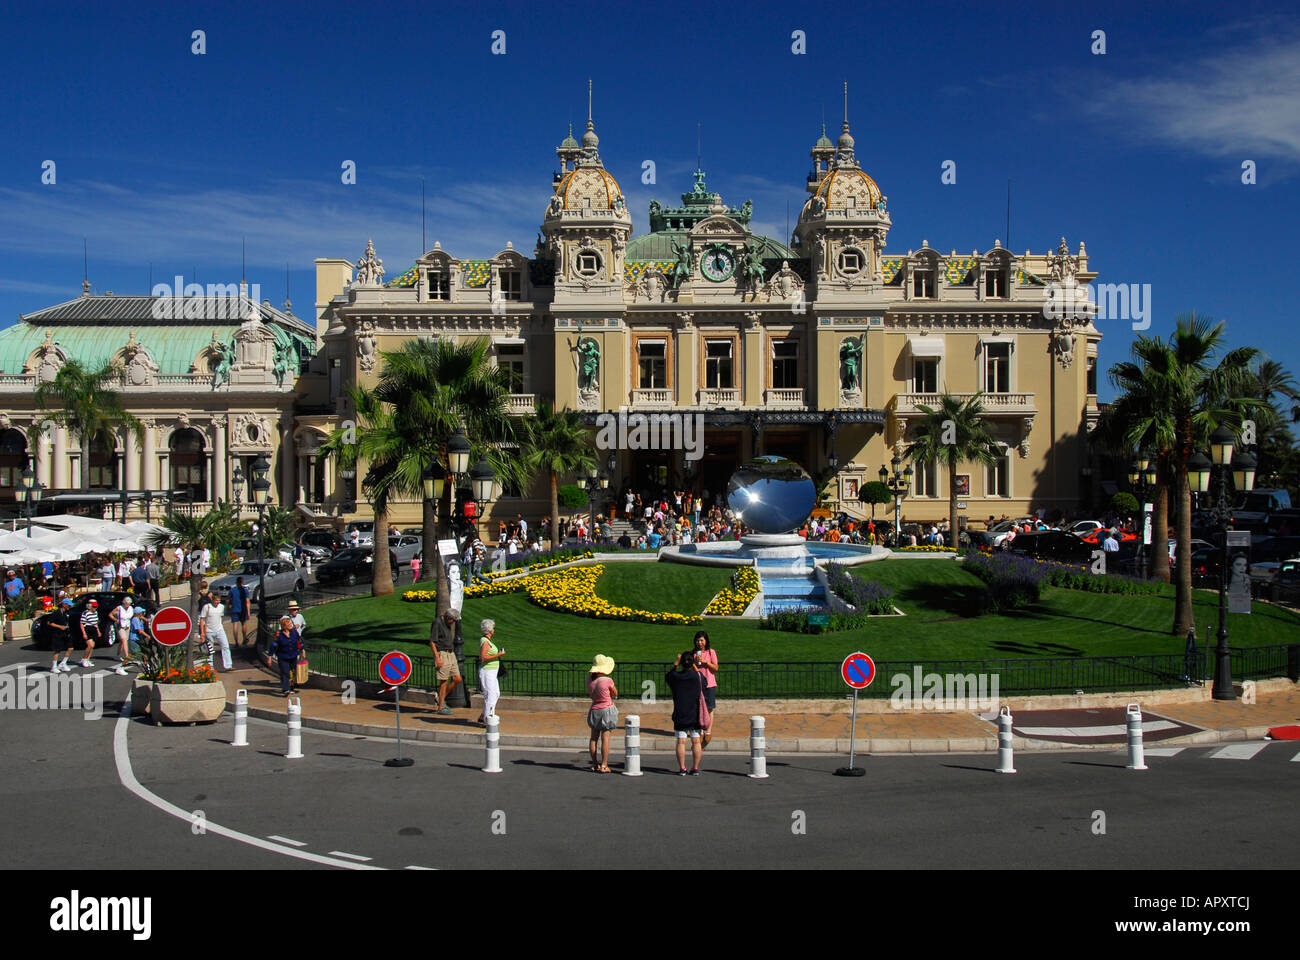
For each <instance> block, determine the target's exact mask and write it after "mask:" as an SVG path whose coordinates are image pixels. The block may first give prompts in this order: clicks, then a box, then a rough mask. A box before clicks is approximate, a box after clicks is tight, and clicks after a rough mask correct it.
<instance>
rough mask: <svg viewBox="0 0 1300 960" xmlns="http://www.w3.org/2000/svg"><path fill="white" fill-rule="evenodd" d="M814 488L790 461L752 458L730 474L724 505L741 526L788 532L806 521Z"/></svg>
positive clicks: (811, 503)
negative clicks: (734, 515) (729, 508)
mask: <svg viewBox="0 0 1300 960" xmlns="http://www.w3.org/2000/svg"><path fill="white" fill-rule="evenodd" d="M816 503H817V489H816V487H814V486H813V482H812V478H811V477H809V476H808V473H807V471H805V470H804V468H803V467H801V466H799V464H797V463H795V462H794V461H793V460H787V459H786V458H785V457H777V456H772V455H767V456H762V457H755V458H754V459H753V460H750V461H749V462H748V463H746V464H743V465H742V466H741V467H740V469H738V470H737V471H736V472H735V473H733V474H732V475H731V480H730V482H728V484H727V505H728V506H729V507H731V509H732V511H734V512H735V514H736V516H738V517H739V518H740V520H741V522H742V523H744V524H745V526H747V527H750V528H751V529H753V530H756V531H758V532H759V533H789V532H790V531H792V530H796V529H798V528H799V526H800V525H801V524H802V523H803V522H804V521H805V520H807V519H808V515H809V514H810V513H812V509H813V507H814V506H815V505H816Z"/></svg>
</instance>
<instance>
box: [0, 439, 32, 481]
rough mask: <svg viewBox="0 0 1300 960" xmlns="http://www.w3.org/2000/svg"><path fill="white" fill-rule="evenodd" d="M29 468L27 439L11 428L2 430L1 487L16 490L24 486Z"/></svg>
mask: <svg viewBox="0 0 1300 960" xmlns="http://www.w3.org/2000/svg"><path fill="white" fill-rule="evenodd" d="M26 466H27V438H26V437H24V436H23V435H22V433H21V432H19V431H18V430H15V429H13V428H12V427H10V428H9V429H7V430H0V487H3V488H5V489H7V490H15V489H16V488H17V487H19V486H21V485H22V482H23V469H24V468H25V467H26Z"/></svg>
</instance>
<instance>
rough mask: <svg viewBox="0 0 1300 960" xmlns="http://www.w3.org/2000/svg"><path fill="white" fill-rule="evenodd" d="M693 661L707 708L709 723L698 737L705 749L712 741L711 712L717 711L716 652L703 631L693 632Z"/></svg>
mask: <svg viewBox="0 0 1300 960" xmlns="http://www.w3.org/2000/svg"><path fill="white" fill-rule="evenodd" d="M695 660H696V662H697V663H698V664H699V665H700V673H702V674H703V675H704V682H705V683H707V684H708V686H707V687H705V688H704V702H705V703H706V704H708V707H709V722H708V725H707V726H705V728H704V735H703V736H701V737H700V746H701V747H707V746H708V745H709V741H710V740H712V739H713V711H714V710H716V709H718V652H717V651H716V650H714V649H713V646H712V645H711V644H710V643H709V635H708V633H706V632H705V631H703V630H697V631H696V632H695Z"/></svg>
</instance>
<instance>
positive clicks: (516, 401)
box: [506, 393, 537, 417]
mask: <svg viewBox="0 0 1300 960" xmlns="http://www.w3.org/2000/svg"><path fill="white" fill-rule="evenodd" d="M506 412H507V413H509V414H510V415H511V416H515V417H527V416H532V415H533V414H534V413H536V412H537V395H536V394H533V393H512V394H510V399H509V400H508V401H507V402H506Z"/></svg>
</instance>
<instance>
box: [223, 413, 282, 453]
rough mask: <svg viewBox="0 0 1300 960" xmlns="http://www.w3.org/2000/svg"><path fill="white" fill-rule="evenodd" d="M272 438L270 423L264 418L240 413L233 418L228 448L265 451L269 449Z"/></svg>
mask: <svg viewBox="0 0 1300 960" xmlns="http://www.w3.org/2000/svg"><path fill="white" fill-rule="evenodd" d="M274 436H275V434H274V433H273V432H272V430H271V422H270V421H269V420H267V418H266V417H260V416H258V415H257V414H253V413H241V414H240V415H239V416H237V417H236V418H235V425H234V427H233V428H232V431H231V435H230V446H231V449H237V448H240V447H252V448H254V449H257V450H267V449H270V447H271V442H272V439H273V438H274Z"/></svg>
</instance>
